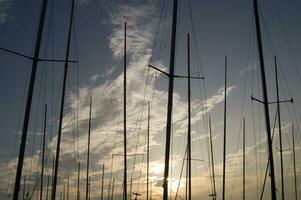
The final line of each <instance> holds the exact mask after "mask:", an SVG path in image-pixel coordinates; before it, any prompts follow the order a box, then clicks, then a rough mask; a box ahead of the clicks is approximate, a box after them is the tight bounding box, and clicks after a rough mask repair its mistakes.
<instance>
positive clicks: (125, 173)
mask: <svg viewBox="0 0 301 200" xmlns="http://www.w3.org/2000/svg"><path fill="white" fill-rule="evenodd" d="M123 76H124V77H123V140H124V141H123V143H124V146H123V148H124V149H123V151H124V169H123V170H124V171H123V199H124V200H127V168H126V167H127V164H126V158H127V153H126V22H125V23H124V57H123ZM113 181H114V179H113ZM112 198H113V197H112Z"/></svg>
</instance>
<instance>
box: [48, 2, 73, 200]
mask: <svg viewBox="0 0 301 200" xmlns="http://www.w3.org/2000/svg"><path fill="white" fill-rule="evenodd" d="M74 2H75V0H72V5H71V13H70V21H69V30H68V38H67V47H66V55H65V63H64V75H63V88H62V93H61V105H60V115H59V127H58V136H57V146H56V157H55V167H54V177H53V185H52V193H51V200H55V195H56V186H57V173H58V167H59V157H60V147H61V135H62V124H63V114H64V103H65V89H66V81H67V72H68V67H69V64H68V59H69V52H70V42H71V31H72V24H73V12H74Z"/></svg>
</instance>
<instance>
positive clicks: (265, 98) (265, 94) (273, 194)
mask: <svg viewBox="0 0 301 200" xmlns="http://www.w3.org/2000/svg"><path fill="white" fill-rule="evenodd" d="M253 1H254V15H255V24H256V35H257V43H258V44H257V46H258V54H259V62H260V70H261V82H262V91H263V104H264V112H265V121H266V133H267V142H268V153H269V155H268V159H269V163H270V177H271V197H272V199H273V200H275V199H276V198H277V197H276V184H275V172H274V157H273V147H272V137H271V125H270V115H269V104H268V102H269V101H268V92H267V86H266V77H265V67H264V59H263V48H262V40H261V30H260V21H259V20H260V19H259V11H258V2H257V0H253ZM279 114H280V113H279Z"/></svg>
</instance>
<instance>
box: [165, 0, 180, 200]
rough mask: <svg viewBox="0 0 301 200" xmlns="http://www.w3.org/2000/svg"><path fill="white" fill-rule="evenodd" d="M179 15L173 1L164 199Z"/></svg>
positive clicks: (167, 169)
mask: <svg viewBox="0 0 301 200" xmlns="http://www.w3.org/2000/svg"><path fill="white" fill-rule="evenodd" d="M177 16H178V0H174V3H173V16H172V32H171V47H170V61H169V65H170V66H169V75H170V76H169V83H168V104H167V121H166V140H165V165H164V179H163V200H168V172H169V157H170V138H171V118H172V105H173V86H174V65H175V53H176V35H177V30H176V29H177Z"/></svg>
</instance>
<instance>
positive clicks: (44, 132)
mask: <svg viewBox="0 0 301 200" xmlns="http://www.w3.org/2000/svg"><path fill="white" fill-rule="evenodd" d="M46 120H47V104H46V105H45V111H44V128H43V146H42V166H41V167H42V168H41V182H40V200H42V197H43V178H44V163H45V161H44V160H45V139H46Z"/></svg>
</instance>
